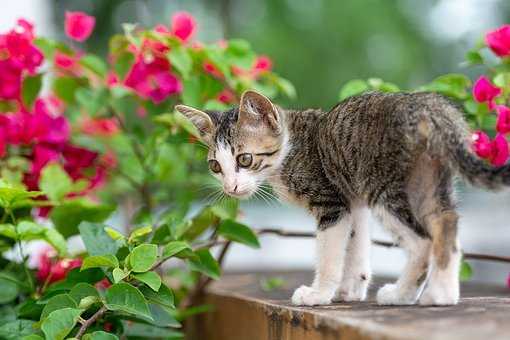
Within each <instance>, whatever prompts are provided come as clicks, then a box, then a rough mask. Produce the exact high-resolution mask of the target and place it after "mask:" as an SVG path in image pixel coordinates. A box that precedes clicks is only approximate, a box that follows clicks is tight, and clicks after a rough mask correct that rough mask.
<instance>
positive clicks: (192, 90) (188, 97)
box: [181, 76, 202, 107]
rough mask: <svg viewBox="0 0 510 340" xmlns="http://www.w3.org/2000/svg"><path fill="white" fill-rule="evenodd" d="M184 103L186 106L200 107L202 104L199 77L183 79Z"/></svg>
mask: <svg viewBox="0 0 510 340" xmlns="http://www.w3.org/2000/svg"><path fill="white" fill-rule="evenodd" d="M181 95H182V103H183V104H185V105H189V106H193V107H200V106H201V104H202V98H201V86H200V78H199V77H197V76H193V77H190V78H188V79H183V87H182V94H181Z"/></svg>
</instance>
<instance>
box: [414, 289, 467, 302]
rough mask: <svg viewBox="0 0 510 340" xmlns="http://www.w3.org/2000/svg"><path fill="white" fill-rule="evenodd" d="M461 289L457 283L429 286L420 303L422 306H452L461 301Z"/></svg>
mask: <svg viewBox="0 0 510 340" xmlns="http://www.w3.org/2000/svg"><path fill="white" fill-rule="evenodd" d="M459 295H460V294H459V289H458V287H456V286H455V285H453V286H450V287H443V288H441V287H439V286H431V285H430V284H429V286H427V287H426V288H425V291H424V292H423V294H422V296H421V297H420V301H419V304H420V305H422V306H450V305H456V304H457V303H458V302H459Z"/></svg>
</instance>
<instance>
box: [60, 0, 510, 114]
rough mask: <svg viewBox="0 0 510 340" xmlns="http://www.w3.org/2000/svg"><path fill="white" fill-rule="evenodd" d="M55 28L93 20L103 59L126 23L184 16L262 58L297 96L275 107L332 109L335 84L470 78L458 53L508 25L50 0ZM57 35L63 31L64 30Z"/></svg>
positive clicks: (487, 20)
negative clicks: (74, 19)
mask: <svg viewBox="0 0 510 340" xmlns="http://www.w3.org/2000/svg"><path fill="white" fill-rule="evenodd" d="M54 4H55V6H54V20H55V25H62V23H63V16H64V12H65V10H83V11H86V12H88V13H90V14H92V15H94V16H95V17H96V18H97V28H96V30H95V33H94V35H93V36H92V39H90V40H89V41H88V42H87V44H88V45H89V46H88V47H89V48H91V50H92V51H94V52H97V53H103V54H104V53H105V52H106V46H107V38H108V37H109V36H110V35H111V34H112V33H114V32H118V31H120V30H121V24H122V23H125V22H130V23H134V22H137V23H140V24H142V25H144V26H152V25H154V24H156V23H163V24H169V22H170V17H171V14H172V12H175V11H177V10H186V11H189V12H190V13H192V14H193V15H194V16H195V17H196V18H197V21H198V23H199V30H198V36H197V37H198V39H200V40H202V41H205V42H213V41H216V40H218V39H222V38H224V37H228V38H244V39H247V40H248V41H250V42H251V44H252V45H253V46H254V48H255V50H256V51H257V52H258V53H262V54H267V55H269V56H270V57H271V58H272V59H273V61H274V69H275V71H276V72H277V73H280V74H281V75H282V76H284V77H286V78H288V79H289V80H291V81H292V82H293V84H294V85H295V86H296V89H297V92H298V98H297V99H296V100H295V101H294V102H292V103H289V102H285V101H283V102H282V103H281V104H286V105H290V106H293V107H297V108H300V107H329V106H332V105H334V104H335V103H336V102H337V99H338V91H339V89H340V87H341V86H342V84H344V83H345V82H346V81H347V80H350V79H354V78H368V77H380V78H383V79H385V80H386V81H390V82H394V83H396V84H398V85H399V86H401V87H402V88H413V87H415V86H418V85H421V84H424V83H426V82H428V81H430V80H431V79H433V78H434V77H436V76H438V75H440V74H443V73H448V72H459V71H463V72H467V73H468V74H471V75H474V74H476V73H477V70H476V69H469V70H462V66H461V65H460V64H461V62H462V60H463V58H464V54H465V52H466V51H467V50H468V49H469V48H470V47H472V46H473V45H474V44H476V43H477V42H478V41H480V39H481V37H482V35H483V33H484V32H485V31H487V30H488V29H492V28H494V27H496V26H497V25H500V24H502V23H504V22H510V1H507V0H341V1H339V0H108V1H105V0H57V1H55V2H54ZM61 32H62V30H61Z"/></svg>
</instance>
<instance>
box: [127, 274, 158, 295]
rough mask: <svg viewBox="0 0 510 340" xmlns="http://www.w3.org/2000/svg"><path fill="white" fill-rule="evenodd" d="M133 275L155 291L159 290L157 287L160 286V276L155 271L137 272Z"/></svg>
mask: <svg viewBox="0 0 510 340" xmlns="http://www.w3.org/2000/svg"><path fill="white" fill-rule="evenodd" d="M133 276H134V277H135V279H137V280H138V281H141V282H143V283H145V284H146V285H147V286H149V287H150V288H151V289H153V290H155V291H156V292H157V291H158V290H159V287H161V277H159V275H158V274H157V273H155V272H146V273H138V274H133Z"/></svg>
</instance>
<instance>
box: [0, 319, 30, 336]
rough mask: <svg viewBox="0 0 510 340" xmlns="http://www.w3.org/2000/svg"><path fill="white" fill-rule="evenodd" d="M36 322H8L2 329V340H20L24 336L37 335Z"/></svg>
mask: <svg viewBox="0 0 510 340" xmlns="http://www.w3.org/2000/svg"><path fill="white" fill-rule="evenodd" d="M34 324H35V322H33V321H31V320H16V321H11V322H8V323H6V324H4V325H2V326H1V327H0V339H5V340H18V339H21V338H22V337H23V336H27V335H30V334H32V333H35V329H34Z"/></svg>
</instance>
